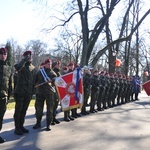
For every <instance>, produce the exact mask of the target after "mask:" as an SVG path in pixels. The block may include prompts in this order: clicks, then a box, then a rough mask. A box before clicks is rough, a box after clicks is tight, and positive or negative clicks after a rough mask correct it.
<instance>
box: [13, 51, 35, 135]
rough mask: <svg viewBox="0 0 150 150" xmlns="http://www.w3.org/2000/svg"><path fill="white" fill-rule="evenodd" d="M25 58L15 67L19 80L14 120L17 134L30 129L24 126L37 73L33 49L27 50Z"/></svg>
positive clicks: (16, 89)
mask: <svg viewBox="0 0 150 150" xmlns="http://www.w3.org/2000/svg"><path fill="white" fill-rule="evenodd" d="M23 57H24V58H23V59H22V60H21V61H20V62H19V63H18V64H15V65H14V67H15V69H16V71H17V72H18V80H17V84H16V88H15V91H14V98H15V112H14V122H15V131H14V133H15V134H17V135H23V133H28V132H29V130H28V129H26V128H25V127H24V121H25V115H26V111H27V109H28V106H29V103H30V100H31V98H32V94H33V79H34V76H35V73H36V69H35V67H34V66H33V65H32V63H31V62H32V53H31V51H25V52H24V54H23Z"/></svg>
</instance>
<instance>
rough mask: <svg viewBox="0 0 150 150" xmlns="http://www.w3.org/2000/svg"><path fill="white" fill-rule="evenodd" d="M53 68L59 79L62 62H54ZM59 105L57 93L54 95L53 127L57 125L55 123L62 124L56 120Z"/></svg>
mask: <svg viewBox="0 0 150 150" xmlns="http://www.w3.org/2000/svg"><path fill="white" fill-rule="evenodd" d="M52 68H53V71H54V72H55V73H56V75H57V77H59V76H60V75H61V74H60V61H59V60H57V61H55V62H53V63H52ZM58 103H59V97H58V93H57V91H56V93H54V111H53V120H52V123H51V125H55V123H56V124H59V123H60V121H59V120H57V119H56V113H57V107H58Z"/></svg>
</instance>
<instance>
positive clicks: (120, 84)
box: [117, 74, 123, 105]
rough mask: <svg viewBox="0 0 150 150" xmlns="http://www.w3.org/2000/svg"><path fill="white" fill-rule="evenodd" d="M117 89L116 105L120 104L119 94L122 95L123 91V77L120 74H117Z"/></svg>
mask: <svg viewBox="0 0 150 150" xmlns="http://www.w3.org/2000/svg"><path fill="white" fill-rule="evenodd" d="M118 77H119V90H118V95H117V105H120V104H121V102H120V101H121V96H122V93H123V79H122V78H123V77H122V74H119V76H118Z"/></svg>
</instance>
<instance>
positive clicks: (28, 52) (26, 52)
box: [23, 51, 32, 57]
mask: <svg viewBox="0 0 150 150" xmlns="http://www.w3.org/2000/svg"><path fill="white" fill-rule="evenodd" d="M27 55H32V52H31V51H25V52H24V53H23V56H24V57H25V56H27Z"/></svg>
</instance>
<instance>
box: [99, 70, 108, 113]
mask: <svg viewBox="0 0 150 150" xmlns="http://www.w3.org/2000/svg"><path fill="white" fill-rule="evenodd" d="M104 74H105V72H104V71H101V72H100V74H99V87H100V88H99V95H98V100H97V110H98V111H103V110H104V108H103V107H104V106H105V105H106V104H105V103H104V94H105V77H104ZM102 104H103V106H102Z"/></svg>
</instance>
